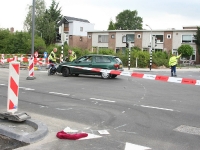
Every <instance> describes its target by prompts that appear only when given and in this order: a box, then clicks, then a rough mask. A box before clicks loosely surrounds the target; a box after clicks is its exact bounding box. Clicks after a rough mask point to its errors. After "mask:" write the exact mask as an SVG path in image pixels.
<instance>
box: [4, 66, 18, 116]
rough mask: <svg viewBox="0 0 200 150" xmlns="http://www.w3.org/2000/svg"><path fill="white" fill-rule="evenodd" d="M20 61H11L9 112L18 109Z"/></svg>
mask: <svg viewBox="0 0 200 150" xmlns="http://www.w3.org/2000/svg"><path fill="white" fill-rule="evenodd" d="M19 70H20V63H19V62H11V63H9V76H8V99H7V112H9V113H12V114H14V113H15V112H16V111H17V109H18V93H19Z"/></svg>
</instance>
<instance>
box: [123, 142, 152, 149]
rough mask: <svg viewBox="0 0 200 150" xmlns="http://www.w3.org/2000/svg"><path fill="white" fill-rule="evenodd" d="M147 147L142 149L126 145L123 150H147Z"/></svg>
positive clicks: (138, 146)
mask: <svg viewBox="0 0 200 150" xmlns="http://www.w3.org/2000/svg"><path fill="white" fill-rule="evenodd" d="M148 149H151V148H149V147H144V146H140V145H136V144H131V143H126V145H125V149H124V150H148Z"/></svg>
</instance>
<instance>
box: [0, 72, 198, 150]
mask: <svg viewBox="0 0 200 150" xmlns="http://www.w3.org/2000/svg"><path fill="white" fill-rule="evenodd" d="M8 71H9V70H8V69H6V68H2V69H0V103H1V105H0V111H5V110H6V103H7V89H8V87H7V85H8ZM34 73H35V75H34V76H35V77H36V79H35V80H26V78H27V76H28V71H27V70H20V82H19V86H20V88H19V111H25V112H26V113H28V114H29V115H30V116H31V117H32V118H34V119H37V120H41V121H42V122H44V123H46V124H47V125H48V127H49V135H48V136H47V137H46V138H45V139H43V140H41V141H40V142H37V143H34V144H31V145H30V146H29V147H26V148H20V149H34V150H36V149H41V148H42V149H48V150H49V149H59V150H61V149H63V150H64V149H65V150H66V149H73V150H78V149H83V150H132V149H137V150H145V149H153V150H172V149H173V150H198V149H199V147H200V142H199V140H200V136H199V135H200V115H199V114H200V109H199V108H200V101H199V97H200V92H199V91H200V86H195V85H184V84H178V83H168V82H162V81H154V80H147V79H139V78H133V77H126V76H118V77H117V78H116V79H109V80H105V79H101V78H100V77H98V76H79V77H75V76H71V77H62V76H61V75H60V74H58V75H53V76H47V72H45V71H35V72H34ZM144 73H147V72H144ZM177 73H178V76H179V77H186V78H193V79H200V73H199V71H198V72H195V71H186V72H178V71H177ZM148 74H159V75H169V72H168V71H164V72H160V71H159V72H148ZM65 127H70V128H71V129H76V130H79V131H83V132H87V133H90V134H92V135H93V137H94V135H97V136H100V137H98V138H92V139H87V140H78V141H71V140H60V139H57V138H56V133H57V132H59V131H61V130H63V129H64V128H65ZM100 131H103V133H106V131H107V132H108V133H109V134H102V133H100ZM139 148H140V149H139Z"/></svg>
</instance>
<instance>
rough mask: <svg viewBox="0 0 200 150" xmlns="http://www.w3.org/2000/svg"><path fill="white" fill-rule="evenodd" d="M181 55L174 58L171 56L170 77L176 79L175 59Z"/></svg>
mask: <svg viewBox="0 0 200 150" xmlns="http://www.w3.org/2000/svg"><path fill="white" fill-rule="evenodd" d="M181 55H182V54H180V55H178V56H176V55H175V54H172V57H170V59H169V66H170V67H171V76H172V77H176V76H177V75H176V65H177V59H179V58H180V57H181Z"/></svg>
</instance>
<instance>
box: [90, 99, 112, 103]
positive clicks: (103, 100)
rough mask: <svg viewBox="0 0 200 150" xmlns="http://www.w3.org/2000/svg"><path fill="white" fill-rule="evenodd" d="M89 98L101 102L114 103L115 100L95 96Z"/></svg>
mask: <svg viewBox="0 0 200 150" xmlns="http://www.w3.org/2000/svg"><path fill="white" fill-rule="evenodd" d="M90 99H92V100H96V101H102V102H109V103H115V101H111V100H105V99H97V98H90Z"/></svg>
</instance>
